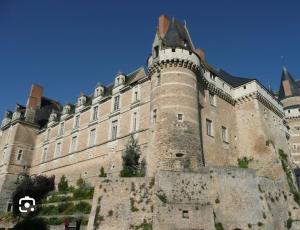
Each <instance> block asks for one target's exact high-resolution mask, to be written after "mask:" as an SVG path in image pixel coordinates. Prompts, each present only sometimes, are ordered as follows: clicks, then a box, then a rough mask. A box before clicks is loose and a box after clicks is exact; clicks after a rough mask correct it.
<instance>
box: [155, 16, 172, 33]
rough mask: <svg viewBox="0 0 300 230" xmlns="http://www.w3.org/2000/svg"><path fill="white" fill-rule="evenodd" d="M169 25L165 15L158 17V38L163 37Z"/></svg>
mask: <svg viewBox="0 0 300 230" xmlns="http://www.w3.org/2000/svg"><path fill="white" fill-rule="evenodd" d="M169 25H170V19H169V18H168V16H166V15H163V14H162V15H161V16H159V19H158V34H159V36H160V37H164V36H165V34H166V32H167V30H168V28H169Z"/></svg>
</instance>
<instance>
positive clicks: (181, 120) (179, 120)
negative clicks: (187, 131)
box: [177, 113, 183, 122]
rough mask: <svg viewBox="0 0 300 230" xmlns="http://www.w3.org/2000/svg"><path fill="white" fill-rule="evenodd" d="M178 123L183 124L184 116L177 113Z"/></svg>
mask: <svg viewBox="0 0 300 230" xmlns="http://www.w3.org/2000/svg"><path fill="white" fill-rule="evenodd" d="M177 121H178V122H183V114H182V113H177Z"/></svg>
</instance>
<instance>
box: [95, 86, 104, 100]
mask: <svg viewBox="0 0 300 230" xmlns="http://www.w3.org/2000/svg"><path fill="white" fill-rule="evenodd" d="M103 93H104V87H103V86H101V85H100V84H97V86H96V89H95V92H94V97H99V96H103Z"/></svg>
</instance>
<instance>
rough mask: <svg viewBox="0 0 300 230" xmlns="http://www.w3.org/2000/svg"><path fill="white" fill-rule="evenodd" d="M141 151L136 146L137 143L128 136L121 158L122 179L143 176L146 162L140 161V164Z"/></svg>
mask: <svg viewBox="0 0 300 230" xmlns="http://www.w3.org/2000/svg"><path fill="white" fill-rule="evenodd" d="M140 155H141V149H140V146H139V145H138V141H137V140H136V139H135V138H134V137H133V136H130V138H129V140H128V143H127V145H126V149H125V152H124V154H123V156H122V158H123V169H122V171H121V172H120V176H122V177H134V176H144V175H145V165H146V162H145V161H144V160H142V161H141V162H140Z"/></svg>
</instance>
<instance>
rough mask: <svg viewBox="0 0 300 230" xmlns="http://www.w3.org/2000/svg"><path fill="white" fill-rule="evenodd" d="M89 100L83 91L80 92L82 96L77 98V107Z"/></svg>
mask: <svg viewBox="0 0 300 230" xmlns="http://www.w3.org/2000/svg"><path fill="white" fill-rule="evenodd" d="M86 102H87V96H85V95H84V94H83V93H80V96H79V97H78V99H77V107H81V106H84V105H85V104H86Z"/></svg>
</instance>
